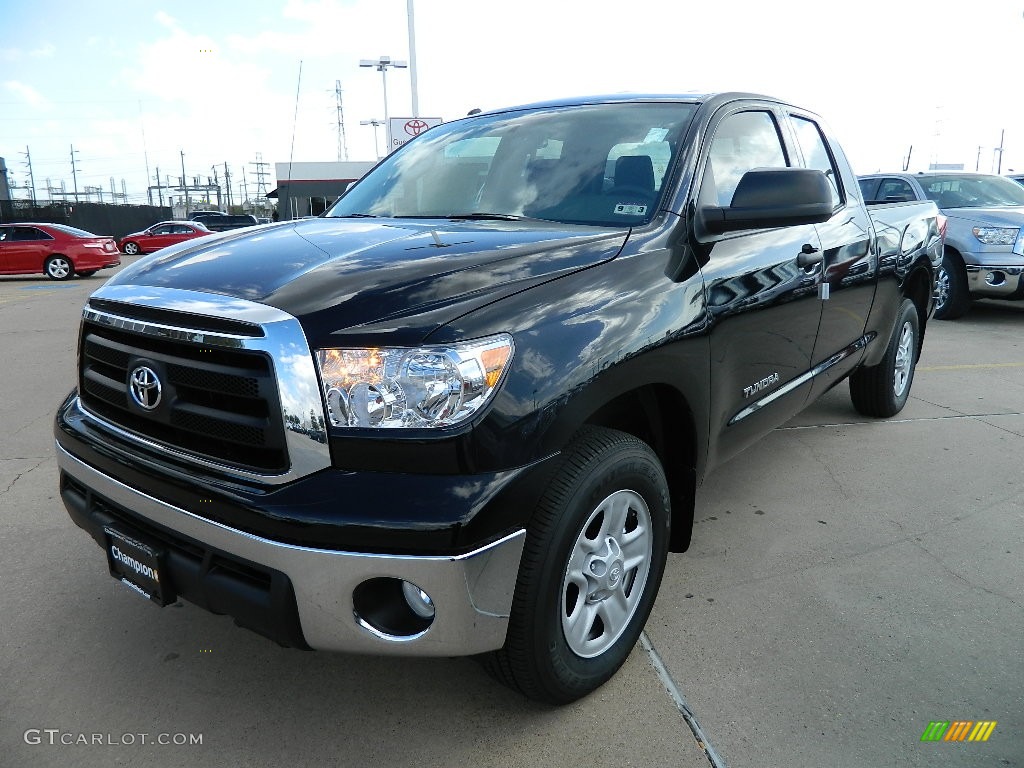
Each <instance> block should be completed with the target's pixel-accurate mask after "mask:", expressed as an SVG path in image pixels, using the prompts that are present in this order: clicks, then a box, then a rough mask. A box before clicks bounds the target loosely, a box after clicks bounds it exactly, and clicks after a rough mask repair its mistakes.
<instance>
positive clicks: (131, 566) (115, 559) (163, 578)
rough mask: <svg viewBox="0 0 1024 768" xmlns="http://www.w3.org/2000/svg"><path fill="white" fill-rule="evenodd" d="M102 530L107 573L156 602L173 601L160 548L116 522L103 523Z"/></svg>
mask: <svg viewBox="0 0 1024 768" xmlns="http://www.w3.org/2000/svg"><path fill="white" fill-rule="evenodd" d="M103 531H104V532H105V533H106V535H107V565H108V566H109V567H110V575H111V576H113V577H114V578H115V579H117V580H118V581H120V582H121V583H122V584H124V585H125V586H126V587H128V588H129V589H131V590H132V591H133V592H136V593H138V594H139V595H141V596H142V597H144V598H146V599H147V600H152V601H153V602H154V603H156V604H157V605H167V604H168V603H172V602H174V600H175V596H174V595H173V594H172V592H171V588H170V584H169V579H168V578H167V574H165V573H164V572H163V566H164V556H163V549H162V548H161V547H159V546H154V545H153V544H150V543H148V542H145V541H143V540H142V539H141V537H139V536H138V535H137V534H135V533H133V532H131V531H128V530H126V529H124V528H122V527H120V526H104V527H103Z"/></svg>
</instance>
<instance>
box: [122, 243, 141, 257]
mask: <svg viewBox="0 0 1024 768" xmlns="http://www.w3.org/2000/svg"><path fill="white" fill-rule="evenodd" d="M124 252H125V253H127V254H128V255H129V256H135V255H136V254H137V253H139V244H138V243H125V244H124Z"/></svg>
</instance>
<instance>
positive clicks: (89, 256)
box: [0, 223, 121, 280]
mask: <svg viewBox="0 0 1024 768" xmlns="http://www.w3.org/2000/svg"><path fill="white" fill-rule="evenodd" d="M120 263H121V254H120V253H118V250H117V243H116V242H115V241H114V238H112V237H109V236H106V235H94V234H93V233H92V232H86V231H85V230H84V229H77V228H76V227H69V226H67V225H65V224H30V223H24V224H22V223H18V224H0V275H31V274H36V273H42V274H44V275H46V276H47V277H48V278H50V279H51V280H67V279H68V278H70V277H71V276H72V275H75V274H78V275H81V276H82V277H89V276H90V275H92V274H95V273H96V271H97V270H100V269H106V268H107V267H116V266H118V265H119V264H120Z"/></svg>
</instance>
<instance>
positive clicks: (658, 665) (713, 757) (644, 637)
mask: <svg viewBox="0 0 1024 768" xmlns="http://www.w3.org/2000/svg"><path fill="white" fill-rule="evenodd" d="M640 645H641V646H643V649H644V650H645V651H646V652H647V657H648V658H649V659H650V661H651V666H653V667H654V671H655V672H656V673H657V674H658V677H659V678H660V679H661V682H662V684H663V685H664V686H665V688H666V690H667V691H668V695H669V697H671V699H672V701H673V702H674V703H675V705H676V709H678V710H679V714H680V715H682V716H683V720H684V721H685V722H686V724H687V725H688V726H689V727H690V730H691V731H692V732H693V737H694V738H695V739H696V740H697V745H698V746H699V747H700V748H701V749H702V750H704V754H705V756H706V757H707V759H708V762H709V763H711V765H712V768H728V767H727V766H726V763H725V760H723V759H722V758H721V756H719V754H718V753H717V752H716V751H715V748H714V747H713V746H711V742H710V741H708V737H707V734H705V733H704V729H703V728H702V727H701V724H700V722H699V721H698V720H697V715H695V714H694V713H693V710H692V709H690V705H689V704H688V703H687V702H686V697H685V696H683V692H682V691H680V690H679V686H678V685H676V681H675V680H674V679H672V675H671V673H670V672H669V671H668V667H666V666H665V662H664V661H662V659H661V654H659V653H658V650H657V648H655V647H654V643H652V642H651V638H650V637H649V636H648V634H647V632H646V630H645V631H643V632H641V633H640Z"/></svg>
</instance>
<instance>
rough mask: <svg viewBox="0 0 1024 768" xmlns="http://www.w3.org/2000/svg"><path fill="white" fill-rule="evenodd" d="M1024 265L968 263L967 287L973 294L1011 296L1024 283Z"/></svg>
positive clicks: (998, 296)
mask: <svg viewBox="0 0 1024 768" xmlns="http://www.w3.org/2000/svg"><path fill="white" fill-rule="evenodd" d="M1022 275H1024V267H1020V266H1016V267H993V266H988V265H981V266H979V265H976V264H968V265H967V289H968V290H969V291H970V293H971V295H972V296H978V297H981V296H983V297H986V298H990V299H999V298H1009V297H1010V296H1011V295H1012V294H1014V293H1016V292H1017V291H1019V290H1020V288H1021V286H1022V285H1024V280H1022V279H1021V276H1022Z"/></svg>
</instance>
